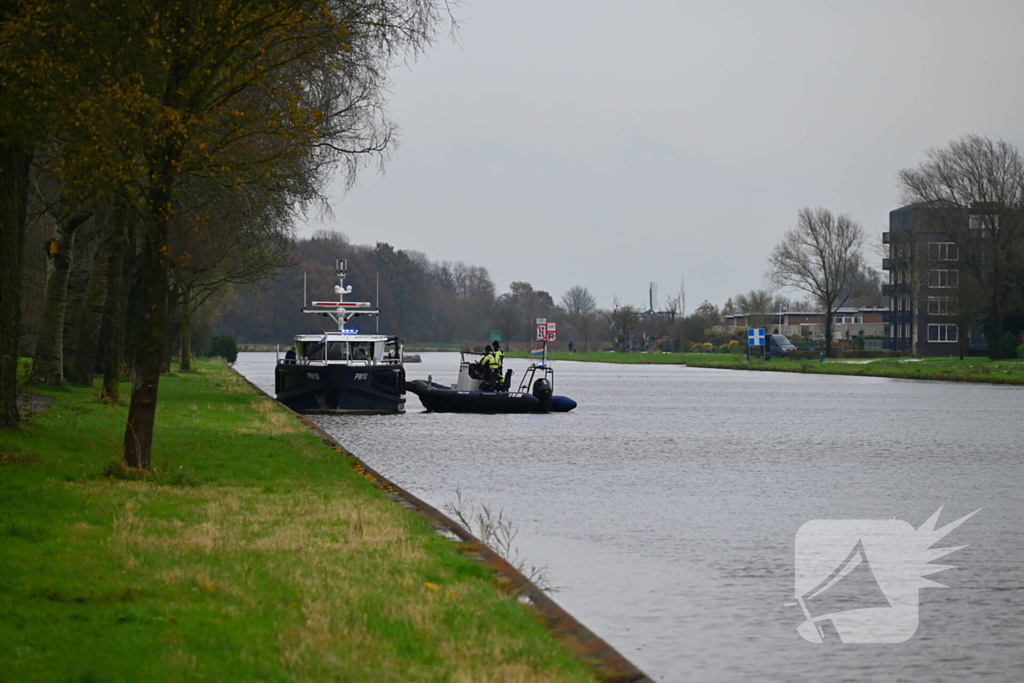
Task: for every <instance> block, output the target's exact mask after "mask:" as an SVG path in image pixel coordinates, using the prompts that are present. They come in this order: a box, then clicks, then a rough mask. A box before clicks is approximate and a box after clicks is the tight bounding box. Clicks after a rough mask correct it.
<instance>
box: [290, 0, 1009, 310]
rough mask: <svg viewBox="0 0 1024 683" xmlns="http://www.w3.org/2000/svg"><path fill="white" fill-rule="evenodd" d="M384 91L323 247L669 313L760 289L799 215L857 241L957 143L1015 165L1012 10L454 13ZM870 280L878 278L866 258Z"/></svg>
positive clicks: (935, 6)
mask: <svg viewBox="0 0 1024 683" xmlns="http://www.w3.org/2000/svg"><path fill="white" fill-rule="evenodd" d="M456 15H457V18H458V19H459V24H460V31H459V38H458V42H457V43H455V44H453V43H452V41H451V40H448V39H446V38H445V39H442V40H440V41H439V43H438V44H437V45H436V46H435V47H434V48H432V49H431V50H430V52H429V53H428V54H427V55H426V56H425V57H423V58H421V59H420V60H419V61H417V62H416V63H414V64H412V65H410V67H409V68H402V69H398V70H396V71H395V73H394V84H393V94H392V96H391V105H390V111H391V114H392V117H393V118H394V119H395V120H396V121H397V122H398V124H399V126H400V128H401V130H400V145H399V147H398V148H397V150H396V153H395V156H394V158H392V159H391V161H390V163H389V164H388V167H387V170H386V173H385V174H384V175H377V174H375V173H374V172H373V171H372V170H370V171H366V172H364V173H363V175H362V177H361V179H360V181H359V183H358V185H357V186H356V187H355V188H354V189H353V190H351V191H349V192H348V193H347V194H343V193H341V192H335V193H334V194H333V202H332V206H333V211H334V215H333V217H332V218H331V219H329V220H324V221H314V222H311V223H310V224H309V226H308V227H307V228H306V229H304V230H303V233H304V234H309V233H310V232H311V231H312V229H316V228H325V227H326V228H332V229H336V230H340V231H342V232H344V233H346V234H347V235H348V236H349V237H350V238H351V239H352V240H353V241H354V242H357V243H370V244H372V243H373V242H376V241H385V242H390V243H391V244H393V245H394V246H396V247H399V248H403V249H416V250H419V251H422V252H424V253H426V254H427V255H428V256H430V257H431V258H433V259H450V260H462V261H466V262H467V263H472V264H476V265H481V266H485V267H486V268H488V269H489V270H490V273H491V276H492V277H493V278H494V281H495V283H496V285H497V286H498V289H499V291H501V292H504V291H507V290H508V285H509V283H510V282H512V281H513V280H527V281H529V282H530V283H532V284H533V285H534V287H536V288H537V289H543V290H547V291H548V292H550V293H551V294H552V296H554V298H555V300H556V301H557V300H558V299H559V298H560V297H561V295H562V293H563V292H564V291H565V290H566V289H568V288H569V287H571V286H573V285H576V284H582V285H585V286H587V287H589V288H590V290H591V292H593V293H594V295H595V296H596V297H597V300H598V304H599V305H600V306H602V307H607V306H610V305H611V301H612V297H613V295H618V296H619V297H620V298H621V299H622V300H623V302H624V303H634V304H637V305H641V304H644V303H645V302H646V296H647V286H648V283H649V282H652V281H653V282H657V283H658V286H659V292H660V298H661V300H662V301H664V299H665V298H666V296H668V295H670V294H672V293H673V292H676V291H678V289H679V283H680V279H681V277H684V276H685V282H686V303H687V310H690V311H692V310H693V308H695V307H696V306H697V305H698V304H700V302H701V301H702V300H704V299H709V300H711V301H712V302H714V303H716V304H722V303H723V302H724V301H725V300H726V299H727V298H728V297H730V296H732V295H734V294H736V293H738V292H744V291H748V290H750V289H753V288H757V287H760V286H763V284H764V283H763V275H764V271H765V267H766V257H767V255H768V252H769V251H770V250H771V248H772V246H774V245H775V243H776V242H778V241H779V239H780V238H781V237H782V235H783V233H785V231H786V230H787V229H788V228H790V227H791V226H792V225H793V223H794V221H795V218H796V213H797V210H798V209H799V208H800V207H802V206H825V207H827V208H829V209H831V210H833V211H835V212H837V213H838V212H845V213H849V214H850V215H851V216H852V217H853V218H854V220H856V221H858V222H859V223H860V224H861V225H862V226H863V227H864V229H865V230H866V231H867V232H868V233H869V236H870V242H875V241H877V240H878V237H879V234H880V233H881V232H882V231H883V230H884V229H885V228H886V225H887V221H888V212H889V211H890V210H891V209H893V208H896V207H897V206H898V198H899V197H898V192H897V188H896V183H895V174H896V171H897V170H899V169H900V168H903V167H907V166H912V165H914V164H916V163H918V162H919V161H920V160H921V159H922V158H923V155H924V152H925V151H926V150H927V149H928V148H930V147H941V146H943V145H945V144H946V143H947V142H949V141H950V140H952V139H954V138H956V137H959V136H961V135H964V134H967V133H978V134H982V135H987V136H989V137H993V138H1004V139H1006V140H1008V141H1010V142H1012V143H1014V144H1015V145H1017V146H1018V147H1022V146H1024V144H1022V143H1024V131H1022V126H1024V117H1022V114H1024V107H1022V99H1024V86H1022V85H1021V78H1020V72H1019V69H1020V66H1021V65H1022V64H1024V40H1022V39H1021V30H1022V28H1024V2H1021V1H1020V0H962V1H952V0H946V1H943V0H884V1H883V0H879V1H866V0H855V1H853V0H842V1H832V0H733V1H729V0H715V1H714V2H707V1H706V0H704V1H702V2H687V1H685V0H671V1H668V0H666V1H648V2H621V1H619V2H605V1H604V0H586V2H584V1H583V0H577V1H575V2H570V1H569V0H543V1H541V0H514V1H513V0H503V1H497V0H469V1H467V2H465V3H464V4H463V5H462V6H461V7H460V8H457V9H456ZM867 253H868V257H869V260H870V262H871V263H873V264H874V265H875V267H876V268H877V267H880V258H879V257H877V255H875V254H874V252H873V251H872V250H871V249H868V250H867Z"/></svg>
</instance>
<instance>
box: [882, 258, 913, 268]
mask: <svg viewBox="0 0 1024 683" xmlns="http://www.w3.org/2000/svg"><path fill="white" fill-rule="evenodd" d="M909 267H910V262H909V261H907V259H905V258H884V259H882V270H906V269H907V268H909Z"/></svg>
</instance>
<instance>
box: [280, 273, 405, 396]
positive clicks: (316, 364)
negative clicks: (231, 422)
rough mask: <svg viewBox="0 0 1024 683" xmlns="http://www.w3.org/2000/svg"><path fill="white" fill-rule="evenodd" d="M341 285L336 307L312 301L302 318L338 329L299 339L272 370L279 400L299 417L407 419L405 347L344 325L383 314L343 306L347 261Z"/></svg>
mask: <svg viewBox="0 0 1024 683" xmlns="http://www.w3.org/2000/svg"><path fill="white" fill-rule="evenodd" d="M335 269H336V271H337V276H338V278H339V281H340V283H341V284H339V285H336V286H335V287H334V291H335V293H337V294H338V301H312V302H310V307H309V308H306V304H305V294H304V295H303V309H302V312H303V313H308V314H310V315H318V316H326V317H328V318H330V319H331V320H333V321H334V322H335V323H336V325H337V329H335V330H326V331H324V332H320V333H313V334H298V335H296V336H295V349H294V351H289V352H288V353H287V354H286V356H285V357H284V358H280V357H278V360H277V366H276V367H275V369H274V388H275V392H276V394H277V400H278V401H280V402H281V403H283V404H285V405H286V406H288V407H289V408H291V409H292V410H294V411H296V412H298V413H311V414H316V413H404V412H405V369H404V366H403V350H402V341H401V340H400V339H399V338H398V337H393V336H387V335H382V334H361V333H360V332H359V331H358V330H355V329H349V328H347V327H346V324H347V323H348V322H349V321H350V320H351V319H352V318H355V317H357V316H375V315H378V314H379V313H380V312H379V311H377V310H375V309H374V308H373V306H372V305H371V304H370V303H366V302H355V301H345V295H346V294H349V293H351V292H352V286H351V285H349V286H347V287H346V286H345V275H346V273H347V271H348V261H347V259H346V260H337V261H335Z"/></svg>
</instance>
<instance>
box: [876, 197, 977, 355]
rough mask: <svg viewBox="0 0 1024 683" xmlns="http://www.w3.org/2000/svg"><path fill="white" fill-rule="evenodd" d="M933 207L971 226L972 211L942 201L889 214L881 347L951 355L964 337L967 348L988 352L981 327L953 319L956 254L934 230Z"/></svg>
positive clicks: (958, 265) (949, 241)
mask: <svg viewBox="0 0 1024 683" xmlns="http://www.w3.org/2000/svg"><path fill="white" fill-rule="evenodd" d="M935 211H942V212H944V214H945V215H944V219H945V221H947V222H948V221H949V220H950V218H949V217H950V216H951V215H952V216H958V217H962V220H963V228H967V227H968V226H970V227H971V228H974V225H975V223H976V222H977V221H976V218H977V216H976V215H975V211H974V210H973V209H969V208H967V207H954V206H952V205H946V204H935V203H929V204H912V205H910V206H904V207H902V208H899V209H895V210H894V211H890V212H889V231H888V232H883V233H882V243H883V244H885V245H888V252H889V256H888V258H885V259H882V270H884V271H888V273H889V283H888V284H886V285H883V286H882V294H883V296H887V297H889V311H888V313H887V315H886V319H885V321H886V323H888V325H887V330H886V333H885V336H886V337H887V339H886V342H885V348H887V349H895V350H910V351H911V352H912V353H914V354H915V355H919V356H952V355H955V354H957V353H958V352H959V348H958V346H959V342H960V341H961V335H967V344H966V348H967V352H968V353H975V354H980V353H983V352H985V351H987V350H988V344H987V342H986V340H985V337H984V335H983V333H982V331H981V330H980V329H979V328H976V327H968V329H966V330H961V329H960V326H958V325H957V324H956V323H955V319H954V314H955V312H956V303H957V295H958V292H959V291H960V269H961V266H962V258H961V254H960V253H959V250H958V249H957V245H956V243H955V242H954V241H953V240H952V239H951V238H950V237H949V236H948V235H943V234H939V233H936V232H934V228H929V227H928V226H930V225H935V224H937V223H939V221H935V220H929V217H930V214H931V213H933V212H935Z"/></svg>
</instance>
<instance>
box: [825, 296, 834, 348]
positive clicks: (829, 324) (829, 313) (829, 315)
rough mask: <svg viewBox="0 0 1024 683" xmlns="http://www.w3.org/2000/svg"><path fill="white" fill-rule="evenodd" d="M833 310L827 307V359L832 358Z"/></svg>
mask: <svg viewBox="0 0 1024 683" xmlns="http://www.w3.org/2000/svg"><path fill="white" fill-rule="evenodd" d="M833 315H834V313H833V312H832V308H831V307H830V306H826V307H825V358H831V357H832V316H833Z"/></svg>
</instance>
